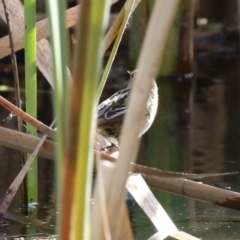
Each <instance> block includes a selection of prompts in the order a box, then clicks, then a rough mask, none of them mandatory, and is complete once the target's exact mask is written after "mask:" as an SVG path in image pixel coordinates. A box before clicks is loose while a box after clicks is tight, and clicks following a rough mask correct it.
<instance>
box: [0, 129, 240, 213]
mask: <svg viewBox="0 0 240 240" xmlns="http://www.w3.org/2000/svg"><path fill="white" fill-rule="evenodd" d="M40 140H41V139H40V138H37V137H33V136H30V135H28V134H24V133H20V132H17V131H14V130H10V129H6V128H4V127H0V145H3V146H6V147H10V148H13V149H16V150H21V151H25V152H28V153H31V152H33V150H34V148H35V146H36V145H37V144H38V143H39V141H40ZM55 147H56V143H55V142H53V141H48V140H45V142H44V143H43V146H42V147H41V149H40V151H39V153H38V155H39V156H41V157H44V158H48V159H51V160H54V152H55ZM95 153H97V154H100V156H101V158H102V159H105V160H107V161H111V162H113V163H114V162H116V161H117V159H116V158H114V157H111V156H109V155H107V154H104V153H99V152H98V151H96V150H95ZM132 166H133V169H134V170H133V171H134V173H141V174H142V175H143V177H144V179H145V180H146V182H147V183H148V184H149V186H151V187H154V188H156V189H158V190H163V191H167V192H171V193H173V194H178V195H181V196H187V197H191V198H194V199H197V200H200V201H204V202H208V203H212V204H216V205H219V206H222V207H226V208H232V209H236V210H240V193H237V192H232V191H228V190H225V189H220V188H216V187H212V186H208V185H205V184H200V183H196V182H193V181H190V180H187V179H183V178H179V177H177V175H179V174H180V175H183V176H184V177H188V176H187V175H186V174H184V173H171V172H168V173H166V172H164V171H161V170H158V169H153V168H152V169H150V170H149V168H147V167H143V166H141V165H137V164H132ZM150 172H151V173H150ZM143 173H144V174H143ZM170 173H171V176H170ZM161 174H162V176H161ZM166 174H168V177H167V176H166ZM175 174H176V176H175V177H174V175H175ZM164 175H165V177H163V176H164ZM189 175H190V176H191V174H189ZM194 175H195V174H194ZM204 175H212V174H204ZM213 175H215V174H213ZM213 175H212V176H211V177H213ZM220 175H221V174H217V175H216V176H220ZM224 175H226V174H225V173H224ZM208 177H209V176H208Z"/></svg>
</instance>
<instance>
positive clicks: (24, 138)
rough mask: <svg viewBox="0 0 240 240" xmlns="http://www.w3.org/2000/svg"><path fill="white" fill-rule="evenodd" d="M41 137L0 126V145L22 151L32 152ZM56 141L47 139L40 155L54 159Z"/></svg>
mask: <svg viewBox="0 0 240 240" xmlns="http://www.w3.org/2000/svg"><path fill="white" fill-rule="evenodd" d="M40 140H41V139H40V138H38V137H33V136H31V135H29V134H26V133H21V132H18V131H14V130H11V129H7V128H4V127H0V145H2V146H5V147H9V148H12V149H16V150H19V151H22V152H27V153H32V152H33V151H34V149H35V147H36V146H37V144H38V143H39V141H40ZM55 147H56V143H55V142H53V141H48V140H45V141H44V143H43V146H42V148H41V149H40V151H39V153H38V155H39V156H41V157H44V158H47V159H52V160H53V159H54V153H55Z"/></svg>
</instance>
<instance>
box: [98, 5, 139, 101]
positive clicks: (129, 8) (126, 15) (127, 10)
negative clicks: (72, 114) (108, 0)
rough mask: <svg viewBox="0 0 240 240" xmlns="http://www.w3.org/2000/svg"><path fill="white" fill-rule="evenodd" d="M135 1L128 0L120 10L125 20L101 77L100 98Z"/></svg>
mask: <svg viewBox="0 0 240 240" xmlns="http://www.w3.org/2000/svg"><path fill="white" fill-rule="evenodd" d="M134 3H135V0H128V1H127V2H126V3H125V5H124V6H123V11H121V12H120V14H123V20H122V23H121V25H120V28H119V31H118V33H117V38H116V40H115V42H114V45H113V48H112V51H111V54H110V56H109V59H108V62H107V65H106V67H105V69H104V72H103V76H102V79H101V81H100V84H99V87H98V92H97V98H98V100H99V99H100V96H101V94H102V91H103V88H104V86H105V83H106V81H107V77H108V75H109V72H110V70H111V67H112V63H113V61H114V59H115V56H116V53H117V50H118V47H119V44H120V42H121V40H122V36H123V33H124V31H125V28H126V26H127V23H128V20H129V17H130V15H131V13H132V11H133V6H134ZM120 19H121V18H120Z"/></svg>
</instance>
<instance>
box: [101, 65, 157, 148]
mask: <svg viewBox="0 0 240 240" xmlns="http://www.w3.org/2000/svg"><path fill="white" fill-rule="evenodd" d="M136 72H137V70H135V71H133V72H131V73H130V82H129V84H128V86H127V88H125V89H123V90H120V91H118V92H116V93H115V94H113V95H112V96H111V97H109V98H108V99H106V100H105V101H103V102H102V103H101V104H99V106H98V109H97V110H98V121H97V123H98V131H99V133H100V134H102V135H103V136H104V137H105V138H107V139H108V140H109V141H110V142H112V143H114V144H116V145H118V140H119V135H120V132H121V127H122V124H123V119H124V116H125V113H126V112H127V104H128V101H129V96H130V93H131V88H132V82H133V80H134V77H135V74H136ZM157 107H158V88H157V84H156V82H155V80H154V79H152V89H151V92H150V96H149V99H148V102H147V106H146V114H145V117H144V124H143V127H142V128H141V132H140V134H139V136H141V135H142V134H144V133H145V132H146V131H147V130H148V129H149V128H150V127H151V125H152V123H153V120H154V118H155V116H156V112H157Z"/></svg>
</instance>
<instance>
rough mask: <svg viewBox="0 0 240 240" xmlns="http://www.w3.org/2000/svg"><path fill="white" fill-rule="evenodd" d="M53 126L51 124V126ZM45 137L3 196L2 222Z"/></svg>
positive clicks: (1, 207)
mask: <svg viewBox="0 0 240 240" xmlns="http://www.w3.org/2000/svg"><path fill="white" fill-rule="evenodd" d="M52 125H53V124H52ZM46 137H47V135H44V136H43V138H42V139H41V140H40V142H39V143H38V144H37V146H36V148H35V149H34V151H33V153H32V154H31V156H30V157H29V158H28V160H27V161H26V163H25V165H24V166H23V168H22V169H21V171H20V172H19V173H18V175H17V177H16V178H15V179H14V181H13V182H12V184H11V185H10V187H9V188H8V190H7V191H6V193H5V195H4V196H3V198H2V200H1V203H0V220H2V218H3V216H4V214H5V213H6V211H7V209H8V207H9V206H10V204H11V202H12V200H13V198H14V196H15V194H16V193H17V191H18V189H19V187H20V185H21V183H22V181H23V179H24V177H25V176H26V174H27V172H28V170H29V168H30V167H31V164H32V163H33V161H34V159H35V157H36V155H37V153H38V152H39V150H40V148H41V146H42V145H43V143H44V141H45V139H46Z"/></svg>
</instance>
